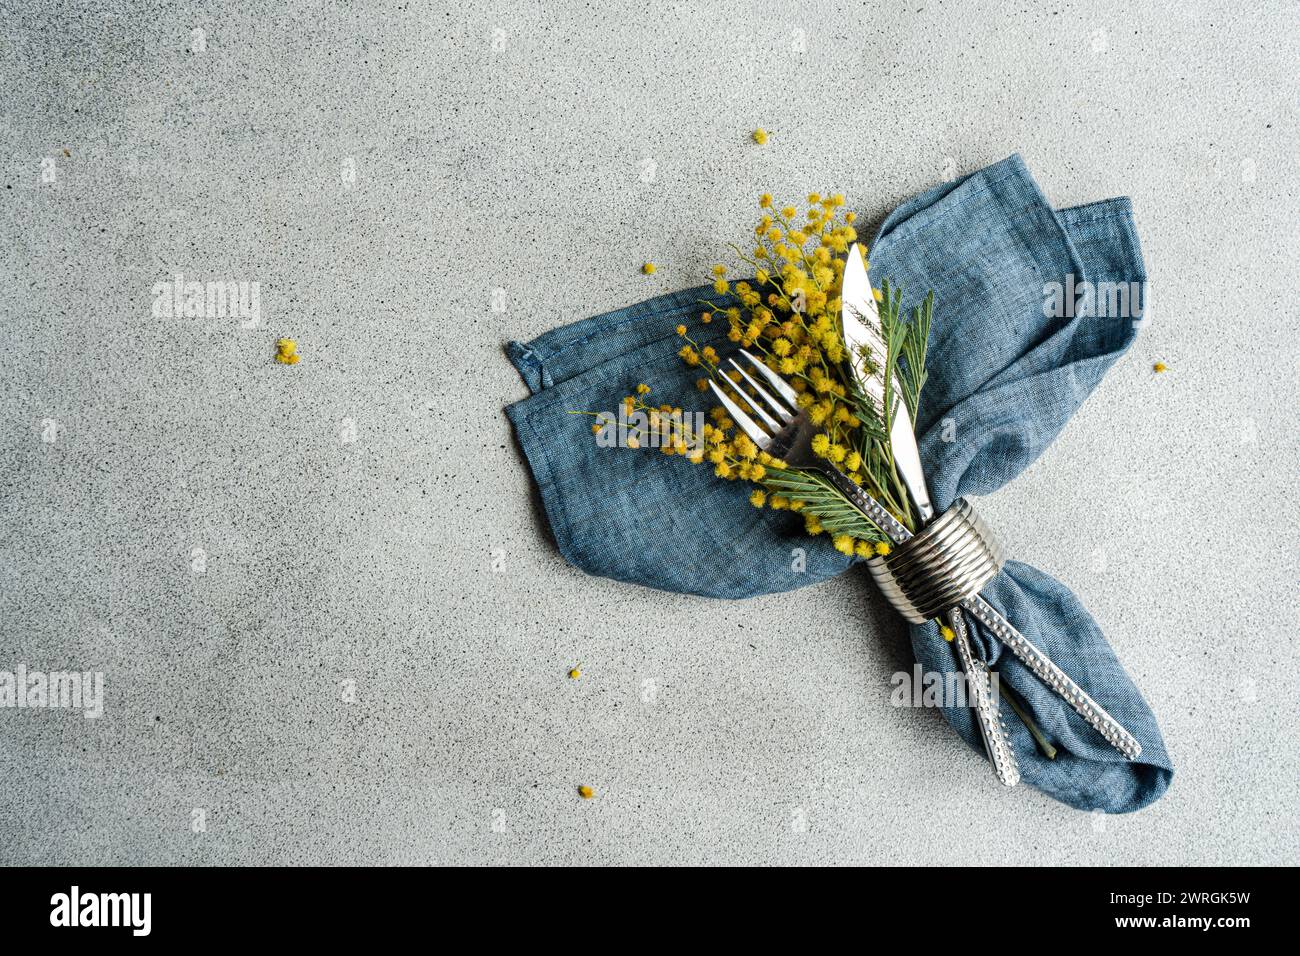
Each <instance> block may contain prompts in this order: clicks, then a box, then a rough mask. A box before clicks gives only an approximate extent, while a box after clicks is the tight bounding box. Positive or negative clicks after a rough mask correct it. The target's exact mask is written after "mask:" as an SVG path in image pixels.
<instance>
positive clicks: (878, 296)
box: [871, 289, 885, 302]
mask: <svg viewBox="0 0 1300 956" xmlns="http://www.w3.org/2000/svg"><path fill="white" fill-rule="evenodd" d="M871 295H872V296H873V297H874V298H875V300H876V301H877V302H880V301H881V300H883V299H884V298H885V296H884V293H882V292H881V291H880V290H879V289H872V290H871Z"/></svg>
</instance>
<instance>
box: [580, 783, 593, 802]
mask: <svg viewBox="0 0 1300 956" xmlns="http://www.w3.org/2000/svg"><path fill="white" fill-rule="evenodd" d="M595 795H596V791H595V790H592V789H591V787H589V786H587V785H586V784H585V783H584V784H583V785H582V786H581V787H579V788H578V796H580V797H582V799H584V800H590V799H591V798H592V797H594V796H595Z"/></svg>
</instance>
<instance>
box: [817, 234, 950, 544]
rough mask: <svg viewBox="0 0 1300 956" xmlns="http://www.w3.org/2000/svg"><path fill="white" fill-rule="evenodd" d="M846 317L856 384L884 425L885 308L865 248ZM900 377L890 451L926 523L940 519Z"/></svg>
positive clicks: (846, 294) (851, 269)
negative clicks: (873, 284) (870, 276)
mask: <svg viewBox="0 0 1300 956" xmlns="http://www.w3.org/2000/svg"><path fill="white" fill-rule="evenodd" d="M840 318H841V325H842V326H843V329H844V342H845V344H846V345H847V346H848V348H849V364H850V365H851V366H852V369H853V376H854V380H855V381H856V382H857V385H858V388H859V389H860V390H861V391H862V393H863V394H864V395H866V396H867V397H868V398H871V399H872V400H873V401H874V402H875V403H876V406H877V408H878V409H879V410H880V418H881V421H886V420H887V416H886V415H885V409H884V402H885V383H884V379H883V377H882V375H883V369H884V365H885V358H886V345H885V336H884V329H883V328H882V327H881V323H880V309H879V308H878V307H877V305H876V297H875V294H874V293H873V292H872V291H871V282H870V280H869V279H868V278H867V266H866V263H865V262H864V261H863V259H862V249H861V247H860V246H859V245H858V244H857V243H856V242H855V243H854V244H853V247H852V248H851V249H849V257H848V261H847V262H846V263H845V265H844V282H843V284H842V286H841V288H840ZM902 394H903V393H902V390H901V389H900V388H899V382H898V376H897V375H895V376H894V381H893V383H892V386H891V397H892V402H891V404H892V405H893V406H894V407H893V419H894V420H893V422H892V423H891V425H890V430H889V447H890V450H891V451H892V453H893V456H894V464H895V465H896V466H897V468H898V477H899V478H901V479H902V481H903V487H905V488H906V489H907V493H908V495H909V496H910V497H911V499H912V504H914V505H915V506H916V510H917V513H918V514H919V515H920V518H921V523H922V524H925V523H926V522H928V521H929V520H930V519H931V518H933V517H934V504H933V503H932V502H931V501H930V492H929V489H928V488H926V485H925V470H924V469H923V468H922V467H921V452H920V449H918V448H917V445H916V433H915V432H914V431H913V429H912V416H911V415H910V414H908V411H907V403H906V402H904V401H903V400H902Z"/></svg>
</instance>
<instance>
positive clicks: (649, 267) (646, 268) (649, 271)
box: [641, 262, 655, 276]
mask: <svg viewBox="0 0 1300 956" xmlns="http://www.w3.org/2000/svg"><path fill="white" fill-rule="evenodd" d="M641 271H642V272H644V273H645V274H646V275H648V276H652V275H654V274H655V264H654V263H653V262H647V263H646V264H645V265H643V266H642V267H641Z"/></svg>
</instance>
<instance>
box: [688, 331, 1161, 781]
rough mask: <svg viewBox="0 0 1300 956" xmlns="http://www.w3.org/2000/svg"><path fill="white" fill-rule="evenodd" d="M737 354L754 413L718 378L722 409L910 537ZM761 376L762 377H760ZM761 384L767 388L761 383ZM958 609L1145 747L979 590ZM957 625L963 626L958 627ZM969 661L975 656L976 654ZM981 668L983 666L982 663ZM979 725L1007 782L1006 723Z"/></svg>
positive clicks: (767, 377) (1070, 699)
mask: <svg viewBox="0 0 1300 956" xmlns="http://www.w3.org/2000/svg"><path fill="white" fill-rule="evenodd" d="M740 354H741V355H742V356H744V357H745V358H746V359H747V360H748V361H749V363H750V365H752V366H753V370H754V372H755V373H756V374H757V376H758V378H757V379H756V378H755V377H754V375H751V374H750V373H749V372H747V371H746V370H745V369H744V368H743V367H741V365H740V364H739V363H738V362H736V360H735V359H729V360H728V361H729V362H730V364H731V366H732V367H733V368H734V369H735V370H736V372H738V373H739V374H740V377H741V379H742V380H743V381H744V383H745V384H746V385H748V386H749V387H750V388H752V389H753V395H752V396H748V395H746V394H745V393H744V392H742V391H741V390H740V389H737V390H736V394H737V396H738V397H739V398H741V400H742V401H743V402H744V403H745V404H746V405H747V406H748V407H749V409H750V411H752V412H753V415H752V416H751V415H750V414H749V413H748V412H746V411H745V409H744V408H742V407H741V406H740V404H739V403H738V402H737V401H735V400H733V399H732V398H731V397H730V396H729V395H727V393H726V392H724V391H723V390H722V389H721V388H719V387H718V385H717V383H716V382H714V381H712V380H710V381H709V387H710V388H712V389H713V393H714V395H715V396H717V398H718V400H719V401H721V402H722V405H723V407H724V408H726V409H727V412H728V413H729V414H730V415H731V417H732V418H733V419H735V421H736V423H737V424H738V425H739V426H740V428H741V430H742V431H743V432H744V433H745V434H746V435H747V436H748V437H749V439H750V440H751V441H752V442H753V443H754V444H755V445H757V446H758V447H759V448H760V449H761V450H763V451H766V452H767V453H768V454H770V455H772V456H773V457H774V458H779V459H781V460H783V461H784V462H785V463H786V464H787V465H789V466H790V467H791V468H801V469H805V470H815V471H818V472H820V473H821V474H823V475H825V476H826V477H827V478H828V479H829V480H830V482H831V484H833V485H834V486H835V487H836V488H837V489H838V490H839V491H840V492H841V493H842V494H843V495H844V496H845V497H846V498H847V499H848V500H849V501H850V502H852V503H853V505H854V506H855V507H856V508H858V510H860V511H861V512H862V513H863V514H864V515H866V516H867V518H869V519H870V520H871V522H872V523H873V524H875V525H876V527H878V528H879V529H880V530H881V531H882V532H884V534H885V535H886V536H887V537H888V538H889V539H890V540H891V541H892V542H893V543H894V544H895V545H898V544H902V543H903V542H905V541H907V540H908V539H910V538H911V537H912V532H911V531H909V530H908V529H907V528H906V527H905V526H904V525H903V524H902V523H901V522H899V521H898V520H897V519H896V518H895V517H894V516H893V515H892V514H890V513H889V512H888V511H887V510H886V509H885V508H884V506H883V505H881V504H880V502H879V501H877V500H876V499H875V498H873V497H872V496H871V495H869V494H868V493H867V492H866V491H864V490H863V489H862V488H860V487H859V486H858V485H856V484H854V482H853V481H852V480H851V479H850V478H849V477H848V475H846V474H844V472H842V471H840V470H839V469H838V468H836V467H835V466H834V464H832V463H831V462H830V461H829V460H827V459H825V458H821V457H819V456H818V455H816V454H815V453H814V452H813V450H812V440H813V438H814V437H815V436H816V435H817V434H818V433H819V432H820V429H819V428H818V426H816V425H814V424H813V422H812V419H811V418H810V417H809V415H808V412H807V410H806V409H801V408H799V405H798V398H799V395H798V393H797V392H796V391H795V390H794V389H793V388H792V387H791V386H790V384H789V383H788V382H786V380H785V379H783V378H782V377H781V376H780V375H778V374H777V373H776V372H774V371H772V370H771V369H770V368H768V367H767V365H766V364H764V363H763V362H762V361H760V360H759V359H757V358H755V357H754V356H753V355H751V354H750V353H749V352H747V351H745V350H744V349H741V350H740ZM758 379H762V383H760V381H759V380H758ZM764 383H765V384H766V385H767V388H764ZM768 389H771V391H770V392H769V391H768ZM772 392H775V393H776V395H775V396H774V395H773V394H772ZM777 396H779V398H778V397H777ZM764 406H766V407H764ZM755 418H757V419H758V420H759V421H761V422H762V425H760V424H759V421H755ZM960 607H961V608H963V609H964V610H966V611H968V612H969V613H970V614H971V615H972V616H973V617H974V618H975V620H977V621H979V622H980V623H981V624H983V625H984V626H985V627H986V628H988V629H989V631H990V632H991V633H992V634H993V635H994V636H995V637H997V638H998V640H1000V641H1001V642H1002V643H1003V644H1004V645H1006V647H1007V648H1008V649H1009V650H1010V651H1011V653H1013V654H1015V656H1016V657H1018V658H1019V659H1020V660H1021V661H1022V662H1023V663H1024V664H1025V666H1027V667H1028V668H1029V669H1030V670H1031V671H1033V673H1034V674H1035V675H1037V677H1038V678H1039V679H1040V680H1041V681H1043V682H1044V683H1045V684H1047V686H1048V687H1050V688H1051V689H1052V690H1053V691H1055V692H1056V693H1057V694H1058V695H1059V696H1060V697H1062V698H1063V699H1064V700H1065V701H1066V702H1067V703H1068V704H1069V705H1070V706H1071V707H1072V708H1073V709H1074V711H1075V712H1076V713H1077V714H1079V716H1080V717H1082V718H1083V719H1084V720H1085V721H1087V722H1088V724H1089V725H1090V726H1092V727H1093V728H1094V729H1095V730H1096V731H1097V732H1098V733H1100V734H1101V735H1102V736H1103V737H1104V738H1105V739H1106V741H1107V742H1108V743H1110V745H1111V746H1112V747H1114V748H1115V749H1116V750H1118V751H1119V752H1120V753H1122V754H1123V755H1124V756H1125V757H1127V758H1128V759H1129V760H1135V759H1137V758H1138V757H1139V756H1140V755H1141V753H1142V746H1141V745H1140V744H1139V743H1138V742H1137V740H1136V739H1135V738H1134V737H1133V735H1132V734H1130V733H1129V732H1128V731H1127V730H1126V729H1125V728H1124V727H1123V726H1122V725H1121V724H1120V723H1119V722H1118V721H1117V720H1115V718H1114V717H1112V716H1111V715H1110V714H1109V713H1107V712H1106V710H1105V709H1104V708H1103V707H1102V706H1101V705H1100V704H1098V703H1097V702H1096V701H1095V700H1093V699H1092V697H1090V696H1089V695H1088V693H1087V692H1086V691H1085V690H1084V689H1083V688H1082V687H1080V686H1079V685H1078V684H1076V683H1075V682H1074V681H1073V680H1071V679H1070V677H1069V676H1068V675H1067V674H1066V673H1065V672H1064V671H1062V670H1061V669H1060V668H1059V667H1058V666H1057V665H1056V664H1055V663H1054V662H1053V661H1052V659H1051V658H1050V657H1048V656H1047V654H1046V653H1045V652H1043V651H1042V650H1040V649H1039V648H1038V646H1037V645H1035V644H1033V643H1032V642H1030V640H1029V639H1028V638H1027V637H1025V636H1024V635H1023V634H1021V633H1020V632H1019V631H1017V630H1016V629H1015V627H1014V626H1012V624H1011V622H1010V621H1008V620H1007V619H1006V618H1005V617H1003V616H1002V615H1001V614H1000V613H998V611H996V610H995V609H994V608H993V606H992V605H990V604H989V603H988V602H987V601H985V600H984V598H983V597H981V596H980V595H979V594H974V595H971V596H970V597H968V598H966V599H965V600H963V601H962V602H961V603H960ZM954 610H955V609H954ZM949 620H950V621H951V622H952V623H953V625H954V631H955V632H956V633H957V634H958V635H963V634H964V632H965V622H964V621H962V620H961V615H960V614H951V613H950V615H949ZM956 625H960V630H959V629H958V628H957V626H956ZM963 656H964V655H963ZM972 659H973V660H977V659H976V658H972ZM980 664H983V662H982V661H981V662H980ZM985 670H986V672H987V666H986V665H985ZM975 684H976V687H977V689H976V698H977V703H978V701H979V700H980V699H981V698H982V695H981V694H980V693H979V689H978V688H979V686H981V685H983V681H982V680H981V679H978V678H977V680H976V681H975ZM976 710H977V713H978V712H979V710H980V708H979V707H978V706H977V708H976ZM977 723H978V724H979V726H980V731H981V734H982V735H983V736H984V739H985V743H986V746H988V750H989V758H990V761H994V762H995V765H994V769H995V770H996V771H997V772H998V777H999V779H1002V780H1003V782H1004V783H1006V778H1005V776H1004V773H1014V774H1016V776H1018V772H1017V771H1014V770H1007V769H1006V768H1004V767H999V766H998V765H997V763H996V755H997V754H998V753H999V751H1002V752H1004V753H1005V754H1007V755H1009V754H1011V749H1010V747H1009V746H1006V745H1005V740H1004V741H1003V747H998V746H996V744H993V745H990V744H989V741H990V737H989V735H990V733H992V734H993V735H994V740H995V741H996V736H997V734H998V731H999V730H1002V729H1003V728H1001V726H1000V724H1001V721H1000V719H997V720H992V721H991V720H989V719H988V717H987V714H981V719H980V720H978V721H977ZM1012 761H1014V758H1012ZM1012 766H1014V764H1013V765H1012ZM1008 785H1009V784H1008Z"/></svg>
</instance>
